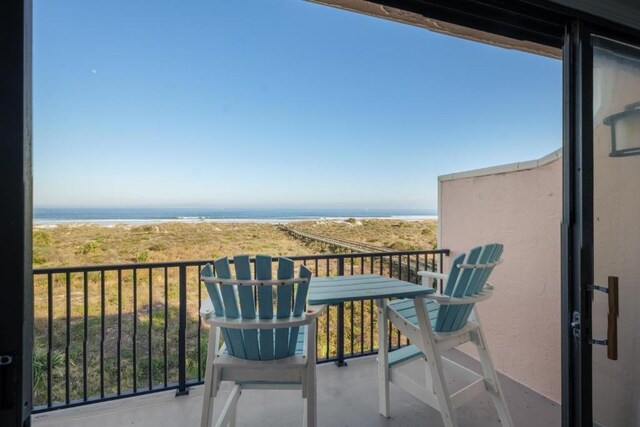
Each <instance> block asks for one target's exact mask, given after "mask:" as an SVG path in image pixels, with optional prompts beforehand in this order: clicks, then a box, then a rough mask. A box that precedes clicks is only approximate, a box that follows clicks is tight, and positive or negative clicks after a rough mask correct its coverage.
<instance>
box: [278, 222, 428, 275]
mask: <svg viewBox="0 0 640 427" xmlns="http://www.w3.org/2000/svg"><path fill="white" fill-rule="evenodd" d="M278 227H279V228H280V230H282V231H283V232H285V233H287V234H289V235H290V236H291V237H294V238H296V239H298V240H301V241H303V242H305V243H321V244H324V245H327V246H329V247H330V248H332V249H333V250H336V249H338V250H347V251H349V252H355V253H358V252H368V253H370V252H389V253H392V252H398V251H397V250H396V249H391V248H385V247H381V246H375V245H370V244H367V243H362V242H357V241H354V240H347V239H340V238H337V237H332V236H324V235H321V234H315V233H311V232H308V231H303V230H297V229H295V228H293V227H290V226H288V225H283V224H281V225H279V226H278ZM389 262H390V263H391V268H392V272H393V271H397V272H403V274H402V276H403V280H407V281H409V282H414V283H418V281H419V276H418V271H423V270H432V271H436V270H437V267H438V265H437V260H435V259H429V260H426V264H425V262H424V261H419V260H418V261H417V262H416V261H415V260H411V261H410V260H409V257H408V256H407V257H406V260H405V259H404V258H403V257H402V256H398V257H393V256H389ZM416 264H417V266H416ZM405 274H407V276H408V277H404V276H405Z"/></svg>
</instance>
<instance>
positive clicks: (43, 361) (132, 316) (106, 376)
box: [33, 249, 449, 412]
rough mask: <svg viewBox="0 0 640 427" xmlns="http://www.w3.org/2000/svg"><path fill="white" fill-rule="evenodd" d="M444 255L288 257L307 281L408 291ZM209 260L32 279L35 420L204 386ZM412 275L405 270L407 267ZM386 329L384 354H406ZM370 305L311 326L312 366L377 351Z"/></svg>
mask: <svg viewBox="0 0 640 427" xmlns="http://www.w3.org/2000/svg"><path fill="white" fill-rule="evenodd" d="M448 253H449V251H448V250H446V249H443V250H433V251H398V252H362V253H353V254H331V255H309V256H293V257H290V258H291V259H293V260H294V261H295V262H296V264H297V265H300V264H304V265H306V266H307V267H308V268H310V269H311V271H312V272H313V274H314V276H317V277H322V276H335V275H352V274H367V273H368V274H371V273H373V274H381V275H385V276H389V277H395V278H398V279H402V280H407V281H412V282H415V281H416V280H417V276H416V275H415V274H414V271H415V270H417V269H418V268H421V267H422V266H428V267H429V269H431V270H436V269H438V271H441V268H442V261H443V257H444V256H445V255H448ZM207 262H209V261H207V260H202V261H185V262H161V263H140V264H119V265H95V266H76V267H55V268H39V269H36V270H34V304H35V307H34V309H35V310H34V312H35V319H34V360H33V370H34V390H33V392H34V396H33V399H34V406H35V408H34V412H43V411H47V410H51V409H57V408H64V407H70V406H77V405H82V404H87V403H93V402H98V401H105V400H111V399H117V398H121V397H126V396H132V395H140V394H146V393H151V392H156V391H162V390H170V389H175V390H176V392H177V394H187V393H188V390H189V387H190V386H192V385H196V384H201V383H202V380H203V376H204V371H205V366H204V362H205V360H206V349H207V337H208V336H207V329H206V328H205V327H203V324H202V323H201V321H200V318H199V315H198V313H199V309H200V303H201V301H202V299H203V297H204V296H205V294H206V289H205V288H204V286H202V284H201V283H200V280H199V271H200V269H201V268H202V267H203V266H204V264H206V263H207ZM410 266H411V267H410ZM406 342H407V341H406V338H405V337H403V336H401V335H400V333H399V332H398V331H397V330H395V329H394V330H392V333H391V334H390V338H389V342H388V343H387V345H388V346H389V347H391V348H396V347H400V346H403V345H406ZM377 348H378V342H377V318H376V314H375V310H374V304H373V301H372V300H362V301H354V302H350V303H346V304H340V305H337V306H331V307H329V308H328V309H327V311H326V314H325V315H323V316H322V317H321V318H319V319H318V355H317V356H318V363H323V362H330V361H335V362H336V363H337V364H339V365H343V364H344V363H345V360H346V359H349V358H353V357H359V356H365V355H369V354H373V353H375V352H377Z"/></svg>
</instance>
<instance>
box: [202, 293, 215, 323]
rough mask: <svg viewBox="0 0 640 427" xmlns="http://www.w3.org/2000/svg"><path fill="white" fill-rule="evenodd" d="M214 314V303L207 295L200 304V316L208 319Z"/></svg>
mask: <svg viewBox="0 0 640 427" xmlns="http://www.w3.org/2000/svg"><path fill="white" fill-rule="evenodd" d="M212 316H213V303H212V302H211V298H209V297H206V298H205V299H204V300H203V301H202V304H201V305H200V317H202V320H207V319H208V318H209V317H212Z"/></svg>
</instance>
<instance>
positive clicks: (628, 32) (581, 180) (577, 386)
mask: <svg viewBox="0 0 640 427" xmlns="http://www.w3.org/2000/svg"><path fill="white" fill-rule="evenodd" d="M318 1H319V2H322V0H318ZM371 2H374V3H378V4H380V5H385V6H389V7H394V8H398V9H401V10H405V11H408V12H413V13H418V14H420V15H423V16H425V17H429V18H433V19H440V20H442V21H446V22H449V23H451V24H455V25H461V26H465V27H469V28H474V29H479V30H484V31H489V32H493V33H496V34H500V35H504V36H507V37H509V36H511V37H522V38H537V40H535V41H537V42H541V41H544V40H547V43H551V42H550V41H549V40H551V39H549V36H550V37H551V38H555V39H557V37H559V36H558V34H556V32H555V30H553V31H552V30H551V28H552V27H553V26H555V27H557V24H558V22H559V21H563V22H564V24H565V28H566V31H565V36H564V50H565V59H564V60H563V62H564V64H563V70H564V73H565V77H564V84H563V91H564V95H563V105H564V113H563V115H564V118H563V120H564V131H563V132H564V141H563V154H564V160H563V162H564V163H563V194H564V195H563V224H562V240H563V244H562V252H561V257H562V354H563V355H562V382H563V386H562V391H563V410H562V413H563V425H585V423H586V424H588V423H589V420H591V404H590V403H591V349H590V345H589V344H585V343H588V340H589V339H590V325H591V319H590V308H591V307H590V303H591V302H590V301H591V300H590V297H589V295H587V293H586V292H585V289H586V286H584V285H585V284H588V283H589V282H590V280H589V279H590V278H591V275H592V268H591V267H592V265H593V260H592V259H591V258H592V246H593V235H592V234H593V227H592V225H593V212H592V210H591V211H589V209H588V207H589V206H591V207H592V203H591V202H592V201H593V192H592V191H593V183H592V177H593V168H592V158H591V157H592V150H589V148H592V146H593V140H592V133H593V128H592V117H591V114H587V113H590V112H591V109H592V105H591V104H590V101H591V93H592V89H591V90H590V91H588V93H586V92H585V88H586V87H587V85H588V84H590V81H591V75H592V70H591V67H590V61H591V56H590V54H589V45H588V43H585V41H587V40H588V35H589V32H588V31H590V29H589V28H587V24H594V25H599V26H600V28H599V29H598V34H603V35H607V34H608V35H609V36H612V37H614V38H616V39H619V40H625V39H626V40H627V42H629V41H631V42H634V43H638V42H639V41H640V31H639V30H636V29H631V28H627V27H623V26H621V25H618V24H615V23H612V22H610V21H607V20H605V19H603V18H599V17H596V16H593V15H587V14H585V13H582V12H579V11H576V10H573V9H570V8H568V7H564V6H561V5H559V4H556V3H552V2H550V1H548V0H517V1H511V2H507V1H500V0H459V1H455V2H451V1H450V0H371ZM352 3H356V2H352ZM0 4H1V5H0V11H1V12H2V13H0V20H1V21H0V22H1V23H2V25H0V46H1V47H2V49H0V52H2V55H3V58H2V59H3V60H2V62H1V64H2V65H0V111H1V112H2V114H0V135H3V138H5V139H4V140H3V141H2V144H0V147H1V148H0V150H2V151H0V153H1V155H0V186H2V196H3V201H4V205H5V206H6V208H5V209H2V210H0V218H1V219H2V221H0V230H1V233H2V234H1V235H2V237H3V243H4V245H5V247H10V248H12V249H11V250H10V251H9V252H10V254H9V256H7V257H4V258H3V260H2V263H3V267H4V268H3V273H4V274H3V279H4V280H5V283H6V284H7V285H5V286H3V298H2V299H0V308H1V310H0V323H2V324H9V325H16V327H15V328H4V329H8V330H7V331H6V332H5V331H4V330H3V331H2V335H1V336H0V355H1V354H4V353H8V352H13V353H12V354H15V356H16V357H15V358H14V362H13V363H12V364H9V365H7V366H6V367H5V368H2V369H3V370H4V371H5V372H1V371H0V387H2V382H3V381H7V380H6V378H7V377H8V378H9V379H10V381H11V384H12V386H11V387H10V388H6V389H3V388H0V393H2V392H5V390H10V392H9V393H6V392H5V394H4V395H3V397H2V398H0V424H2V425H7V426H28V425H29V423H30V421H29V419H30V418H29V414H30V410H31V351H32V330H33V312H32V305H33V295H32V267H31V263H32V255H31V243H32V242H31V225H32V224H31V221H32V219H31V218H32V190H31V166H32V162H31V87H32V82H31V33H32V31H31V25H32V16H31V0H4V1H3V2H1V3H0ZM527 17H533V19H526V18H527ZM550 25H551V26H550ZM550 32H553V34H550ZM614 32H615V34H613V33H614ZM560 37H561V36H560ZM589 135H591V137H589ZM590 156H591V157H590ZM575 308H578V309H579V310H582V311H583V312H584V317H583V318H582V319H581V326H582V327H581V331H580V334H579V336H578V337H576V338H575V339H574V337H573V332H572V329H571V326H570V325H571V320H572V319H571V313H572V312H573V310H574V309H575ZM9 371H10V372H9ZM8 398H10V402H11V404H7V402H9V401H8V400H5V399H8Z"/></svg>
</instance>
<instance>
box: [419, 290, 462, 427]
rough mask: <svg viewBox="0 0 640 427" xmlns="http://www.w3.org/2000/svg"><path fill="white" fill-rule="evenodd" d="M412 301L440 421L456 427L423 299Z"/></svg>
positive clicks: (438, 352)
mask: <svg viewBox="0 0 640 427" xmlns="http://www.w3.org/2000/svg"><path fill="white" fill-rule="evenodd" d="M413 301H414V304H415V308H416V315H417V317H418V325H419V327H420V334H421V335H422V341H423V349H424V353H425V356H426V358H427V366H428V368H429V372H430V373H431V381H432V382H433V391H434V392H435V394H436V397H437V399H438V406H439V407H440V408H439V410H440V415H442V421H443V422H444V425H445V427H457V425H458V421H457V418H456V414H455V411H454V410H453V405H452V404H451V396H450V394H449V390H448V388H447V384H446V382H445V380H444V369H443V367H442V355H441V354H440V349H439V348H438V346H437V345H436V343H435V342H434V341H433V340H432V339H431V337H432V334H431V322H430V321H429V316H428V315H427V312H426V310H425V304H424V300H423V299H422V298H420V297H418V298H414V300H413ZM427 385H429V384H427Z"/></svg>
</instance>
